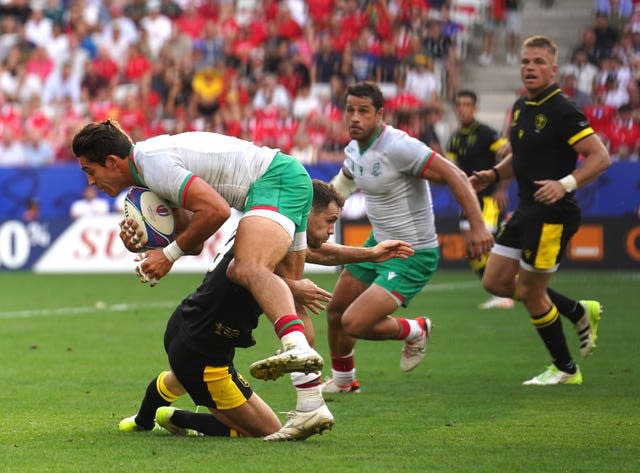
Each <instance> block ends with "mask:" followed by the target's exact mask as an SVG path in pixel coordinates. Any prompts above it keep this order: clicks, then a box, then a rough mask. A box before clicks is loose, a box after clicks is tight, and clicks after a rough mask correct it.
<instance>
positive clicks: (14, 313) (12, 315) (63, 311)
mask: <svg viewBox="0 0 640 473" xmlns="http://www.w3.org/2000/svg"><path fill="white" fill-rule="evenodd" d="M175 305H176V302H175V301H171V302H169V301H166V302H148V303H145V304H105V303H104V302H100V301H98V302H96V304H95V305H93V306H78V307H58V308H55V309H25V310H11V311H1V312H0V319H19V318H29V317H51V316H56V315H77V314H90V313H94V312H127V311H130V310H138V309H167V308H171V307H175Z"/></svg>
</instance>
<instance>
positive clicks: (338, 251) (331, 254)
mask: <svg viewBox="0 0 640 473" xmlns="http://www.w3.org/2000/svg"><path fill="white" fill-rule="evenodd" d="M413 253H414V251H413V248H412V247H411V245H410V244H409V243H407V242H404V241H401V240H385V241H382V242H380V243H378V244H377V245H376V246H374V247H371V248H363V247H359V246H345V245H339V244H337V243H330V242H327V243H324V244H323V245H322V246H321V247H320V248H316V249H313V248H307V254H306V261H307V263H315V264H321V265H324V266H336V265H339V264H347V263H359V262H363V261H371V262H374V263H380V262H382V261H386V260H388V259H391V258H402V259H406V258H408V257H409V256H411V255H413Z"/></svg>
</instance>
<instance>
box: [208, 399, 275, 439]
mask: <svg viewBox="0 0 640 473" xmlns="http://www.w3.org/2000/svg"><path fill="white" fill-rule="evenodd" d="M209 410H210V411H211V413H212V414H213V415H214V416H215V417H216V418H217V419H218V420H219V421H220V422H222V423H224V424H225V425H227V426H229V427H231V428H232V429H234V430H236V431H238V432H239V433H240V434H241V435H244V436H245V437H263V436H265V435H269V434H272V433H274V432H277V431H278V430H280V427H282V424H281V423H280V419H278V416H277V415H276V413H275V412H273V409H271V407H269V405H268V404H267V403H266V402H264V401H263V400H262V398H261V397H260V396H258V395H257V394H256V393H255V392H254V393H253V394H252V395H251V397H250V398H249V399H248V400H247V402H245V403H244V404H242V405H241V406H238V407H235V408H233V409H227V410H219V409H211V408H210V409H209Z"/></svg>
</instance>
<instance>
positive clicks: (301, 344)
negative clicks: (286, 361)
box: [280, 331, 311, 350]
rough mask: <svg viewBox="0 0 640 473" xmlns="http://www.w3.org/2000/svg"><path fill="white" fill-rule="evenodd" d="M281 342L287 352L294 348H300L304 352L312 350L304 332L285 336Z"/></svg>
mask: <svg viewBox="0 0 640 473" xmlns="http://www.w3.org/2000/svg"><path fill="white" fill-rule="evenodd" d="M280 341H281V342H282V346H283V347H284V349H285V350H287V349H289V348H292V347H294V348H300V349H303V350H311V347H310V346H309V342H308V341H307V337H305V336H304V333H302V332H298V331H295V332H291V333H288V334H286V335H283V336H282V338H281V339H280Z"/></svg>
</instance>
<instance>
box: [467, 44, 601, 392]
mask: <svg viewBox="0 0 640 473" xmlns="http://www.w3.org/2000/svg"><path fill="white" fill-rule="evenodd" d="M557 52H558V48H557V46H556V44H555V43H554V41H553V40H551V39H550V38H548V37H546V36H533V37H531V38H528V39H526V40H525V41H524V43H523V47H522V57H521V61H520V76H521V79H522V82H523V84H524V86H525V88H526V94H525V95H524V96H523V97H521V98H520V99H518V100H517V101H516V103H515V104H514V106H513V111H512V123H511V129H510V134H509V141H510V143H511V148H512V155H510V156H508V157H507V158H505V159H504V160H503V161H501V162H500V163H499V164H498V165H496V166H495V167H494V168H492V169H490V170H487V171H481V172H476V173H474V176H473V177H472V178H471V180H472V183H473V184H474V186H475V187H476V189H482V188H484V187H486V186H487V185H490V184H492V183H495V182H497V181H499V180H500V179H507V178H511V177H513V176H515V178H516V180H517V182H518V189H519V197H520V202H519V204H518V208H517V209H516V211H515V213H514V215H513V217H512V218H511V219H510V220H509V221H508V222H507V224H506V225H505V227H504V228H503V229H502V230H501V231H500V233H499V234H498V237H497V243H496V245H495V246H494V247H493V249H492V252H491V255H490V256H489V261H488V264H487V268H486V269H485V273H484V276H483V279H482V283H483V285H484V287H485V288H486V289H487V290H488V291H489V292H491V293H492V294H495V295H499V296H504V297H506V296H511V295H514V294H515V296H516V297H517V298H519V299H520V300H521V301H522V302H523V304H524V305H525V307H526V308H527V311H528V312H529V315H530V317H531V322H532V324H533V326H534V327H535V328H536V330H537V331H538V333H539V335H540V337H541V338H542V341H543V342H544V344H545V346H546V348H547V350H548V351H549V353H550V354H551V357H552V359H553V363H552V364H551V365H549V366H548V367H547V369H546V370H545V371H544V372H542V373H541V374H539V375H538V376H535V377H534V378H531V379H529V380H527V381H525V382H524V384H529V385H554V384H581V383H582V373H581V371H580V368H579V367H578V366H577V365H576V363H575V362H574V360H573V358H572V357H571V354H570V352H569V348H568V347H567V343H566V340H565V337H564V333H563V331H562V324H561V322H560V317H559V316H560V314H562V315H565V316H566V317H568V318H569V320H571V321H572V322H573V323H574V325H575V328H576V330H577V332H578V336H579V338H580V354H581V355H582V356H587V355H589V354H590V353H591V352H592V351H593V349H594V348H595V342H596V339H597V329H598V321H599V319H600V316H601V312H602V307H601V305H600V303H599V302H597V301H580V302H576V301H572V300H570V299H568V298H567V297H565V296H563V295H561V294H559V293H557V292H555V291H553V290H552V289H550V288H548V284H549V281H550V280H551V276H552V275H553V273H554V272H555V271H556V270H557V269H558V266H559V262H560V259H561V256H562V254H563V252H564V249H565V247H566V245H567V243H568V241H569V240H570V238H571V237H572V235H573V234H574V233H575V232H576V231H577V230H578V227H579V226H580V208H579V207H578V204H577V201H576V197H575V190H576V189H577V188H578V187H580V186H584V185H586V184H588V183H589V182H591V181H593V180H595V179H596V178H597V177H598V176H599V175H600V174H602V172H603V171H604V170H606V169H607V168H608V167H609V166H610V165H611V158H610V157H609V154H608V152H607V150H606V148H605V146H604V145H603V143H602V141H601V140H600V138H599V137H598V135H597V134H596V133H594V131H593V129H592V128H591V127H590V126H589V122H588V121H587V119H586V118H585V117H584V115H583V114H582V112H580V111H579V110H578V108H577V107H576V106H575V105H574V104H573V103H572V102H571V101H570V100H569V99H568V98H567V97H566V96H565V95H564V94H563V93H562V92H561V90H560V87H558V85H557V84H556V83H555V82H554V78H555V74H556V72H557V70H558V66H557V64H556V59H557ZM578 154H580V155H581V156H583V157H584V160H583V161H582V162H581V164H580V166H579V167H576V164H577V158H578Z"/></svg>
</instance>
